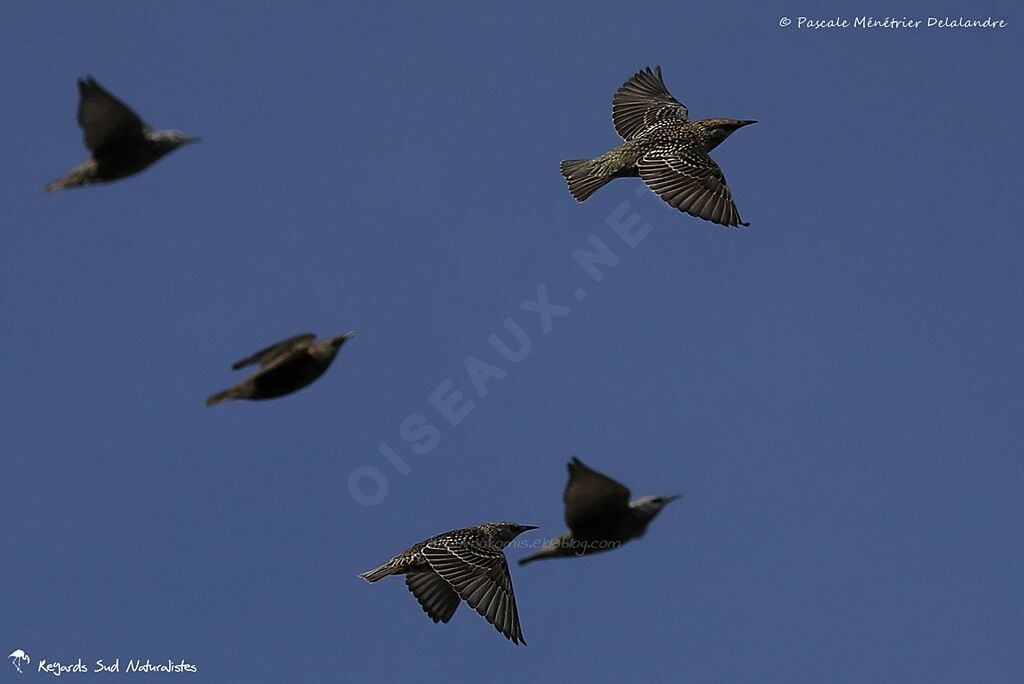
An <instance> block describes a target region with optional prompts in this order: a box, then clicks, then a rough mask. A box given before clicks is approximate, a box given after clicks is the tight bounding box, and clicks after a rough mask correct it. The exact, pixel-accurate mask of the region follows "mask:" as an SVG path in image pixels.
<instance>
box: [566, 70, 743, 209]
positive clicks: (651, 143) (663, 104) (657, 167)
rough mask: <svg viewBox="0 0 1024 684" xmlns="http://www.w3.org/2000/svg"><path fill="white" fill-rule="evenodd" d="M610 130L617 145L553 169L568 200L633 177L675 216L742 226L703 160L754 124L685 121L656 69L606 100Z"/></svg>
mask: <svg viewBox="0 0 1024 684" xmlns="http://www.w3.org/2000/svg"><path fill="white" fill-rule="evenodd" d="M612 122H613V123H614V124H615V130H616V131H618V133H619V135H620V136H621V137H622V139H623V140H625V141H626V142H624V143H623V144H621V145H619V146H618V147H616V148H615V149H613V150H612V151H610V152H606V153H604V154H602V155H601V156H600V157H595V158H594V159H568V160H566V161H563V162H562V163H561V170H562V175H563V176H565V180H566V181H567V182H568V183H569V192H571V193H572V196H573V197H574V198H576V201H578V202H582V201H583V200H585V199H587V198H588V197H590V196H591V195H592V194H594V193H595V192H597V190H598V189H600V188H601V187H602V186H604V184H605V183H607V182H608V181H610V180H612V179H613V178H624V177H628V176H640V177H641V178H642V179H643V181H644V182H645V183H646V184H647V187H649V188H650V189H651V190H653V191H654V192H655V193H657V194H658V195H659V196H660V197H661V198H662V199H663V200H665V201H666V202H668V203H669V204H671V205H672V206H673V207H675V208H676V209H679V210H680V211H685V212H686V213H688V214H690V215H692V216H696V217H697V218H702V219H706V220H708V221H711V222H712V223H718V224H721V225H723V226H747V225H750V224H749V223H744V222H743V221H742V220H741V219H740V213H739V211H738V210H737V209H736V204H735V203H734V202H733V201H732V193H731V192H730V191H729V186H728V184H726V182H725V174H723V173H722V169H720V168H718V164H716V163H715V162H714V160H712V159H711V157H709V156H708V152H710V151H711V150H713V149H715V147H717V146H718V145H719V144H720V143H721V142H722V141H723V140H725V139H726V138H728V137H729V136H730V135H732V134H733V133H734V132H735V131H736V130H737V129H739V128H742V127H743V126H747V125H749V124H752V123H757V122H756V121H744V120H739V119H701V120H700V121H690V120H689V113H688V112H687V110H686V107H685V106H684V105H683V104H682V103H681V102H679V101H678V100H676V99H675V98H674V97H672V94H671V93H669V92H668V89H667V88H666V87H665V82H664V81H663V80H662V79H661V67H658V66H656V67H654V70H653V71H651V69H650V67H648V68H646V69H644V70H643V71H640V72H638V73H636V74H635V75H634V76H633V77H632V78H631V79H629V80H628V81H626V82H625V83H624V84H623V85H622V87H621V88H619V90H618V91H617V92H616V93H615V96H614V97H613V98H612Z"/></svg>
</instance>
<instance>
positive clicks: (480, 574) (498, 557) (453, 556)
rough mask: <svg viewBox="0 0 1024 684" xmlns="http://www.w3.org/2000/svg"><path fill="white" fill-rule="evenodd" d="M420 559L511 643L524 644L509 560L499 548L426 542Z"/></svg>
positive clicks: (447, 542)
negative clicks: (422, 558) (509, 569)
mask: <svg viewBox="0 0 1024 684" xmlns="http://www.w3.org/2000/svg"><path fill="white" fill-rule="evenodd" d="M423 557H424V558H425V559H426V560H427V563H428V564H429V565H430V567H431V569H433V570H434V572H436V573H437V574H438V575H440V576H441V577H442V578H443V579H444V581H446V582H448V584H450V585H451V586H452V588H453V589H455V591H456V592H458V594H459V596H460V597H461V598H462V600H463V601H465V602H466V603H468V604H469V606H470V608H472V609H473V610H475V611H476V612H478V613H479V614H480V615H481V616H483V618H484V619H485V620H487V621H488V622H490V623H491V624H492V625H494V627H495V628H496V629H497V630H498V631H499V632H501V633H502V634H504V635H505V637H506V638H508V639H509V640H511V641H512V643H514V644H525V643H526V640H525V639H523V630H522V627H520V626H519V610H518V609H517V608H516V597H515V594H514V593H513V591H512V577H511V576H510V575H509V572H508V561H506V560H505V554H504V553H502V551H501V549H499V548H496V547H495V548H492V547H488V546H483V545H479V544H470V543H466V542H451V541H445V540H439V541H433V542H428V543H427V545H426V546H424V547H423Z"/></svg>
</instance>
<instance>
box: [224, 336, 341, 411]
mask: <svg viewBox="0 0 1024 684" xmlns="http://www.w3.org/2000/svg"><path fill="white" fill-rule="evenodd" d="M355 335H356V332H355V331H354V330H352V331H349V332H347V333H345V334H344V335H338V336H337V337H328V338H325V339H323V340H320V341H319V342H316V341H315V340H316V335H314V334H313V333H303V334H301V335H295V336H294V337H289V338H288V339H286V340H282V341H280V342H277V343H275V344H272V345H270V346H269V347H265V348H264V349H261V350H259V351H258V352H256V353H254V354H252V355H250V356H247V357H245V358H244V359H241V360H240V361H236V362H235V363H234V364H232V366H231V368H232V370H238V369H239V368H244V367H246V366H249V365H252V364H254V363H258V364H259V366H260V370H259V371H258V372H257V373H256V374H255V375H253V376H252V377H250V378H248V379H246V380H245V381H244V382H241V383H239V384H238V385H235V386H234V387H229V388H228V389H226V390H222V391H220V392H217V393H216V394H214V395H211V396H210V397H208V398H207V400H206V405H207V406H214V405H216V404H219V403H220V402H222V401H226V400H228V399H252V400H258V399H275V398H277V397H282V396H284V395H286V394H291V393H292V392H295V391H297V390H300V389H302V388H303V387H306V386H307V385H309V384H311V383H312V382H313V381H314V380H316V379H317V378H319V377H320V376H321V375H323V374H324V372H325V371H326V370H327V369H328V368H329V367H330V365H331V362H333V361H334V357H335V356H336V355H337V354H338V351H339V350H340V349H341V346H342V345H343V344H345V342H347V341H348V340H350V339H352V338H353V337H355Z"/></svg>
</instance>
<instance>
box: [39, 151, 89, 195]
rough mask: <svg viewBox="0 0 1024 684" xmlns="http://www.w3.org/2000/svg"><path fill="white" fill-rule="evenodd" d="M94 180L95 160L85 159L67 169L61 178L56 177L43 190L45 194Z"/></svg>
mask: <svg viewBox="0 0 1024 684" xmlns="http://www.w3.org/2000/svg"><path fill="white" fill-rule="evenodd" d="M95 182H96V162H95V161H93V160H92V159H87V160H85V161H84V162H82V163H81V164H79V165H78V166H76V167H75V168H73V169H71V170H70V171H68V172H67V173H66V174H65V175H64V177H63V178H58V179H57V180H55V181H53V182H52V183H50V184H49V185H47V186H46V188H45V190H46V192H47V194H49V193H52V192H57V191H58V190H63V189H64V188H73V187H76V186H78V185H88V184H90V183H95Z"/></svg>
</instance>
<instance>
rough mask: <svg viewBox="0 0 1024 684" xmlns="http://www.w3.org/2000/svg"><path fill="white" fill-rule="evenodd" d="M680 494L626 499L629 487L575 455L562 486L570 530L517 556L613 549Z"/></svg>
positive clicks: (528, 558) (522, 562)
mask: <svg viewBox="0 0 1024 684" xmlns="http://www.w3.org/2000/svg"><path fill="white" fill-rule="evenodd" d="M678 498H679V496H677V495H673V496H645V497H643V498H640V499H637V500H636V501H630V500H629V489H628V488H627V487H626V486H625V485H623V484H622V483H621V482H616V481H615V480H613V479H612V478H610V477H608V476H607V475H602V474H601V473H599V472H597V471H596V470H594V469H593V468H590V467H588V466H587V465H586V464H584V463H583V461H581V460H579V459H578V458H576V457H575V456H574V457H573V459H572V460H571V461H570V462H569V482H568V483H566V485H565V492H564V493H563V494H562V501H563V502H565V524H566V525H568V526H569V529H568V530H566V531H565V532H563V533H562V534H561V535H559V536H558V537H557V538H555V539H552V540H551V541H550V542H549V543H548V544H546V545H545V546H544V547H542V548H541V549H540V550H539V551H537V552H536V553H534V554H531V555H529V556H526V557H525V558H520V559H519V564H520V565H525V564H527V563H530V562H532V561H535V560H538V559H541V558H561V557H564V556H584V555H587V554H591V553H598V552H600V551H608V550H610V549H616V548H618V547H620V546H622V544H624V543H625V542H627V541H629V540H630V539H638V538H639V537H642V536H644V533H645V532H646V531H647V526H648V525H650V524H651V521H652V520H654V518H655V516H657V515H658V513H660V512H661V509H663V508H664V507H665V506H667V505H668V504H670V503H672V502H673V501H675V500H676V499H678Z"/></svg>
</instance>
